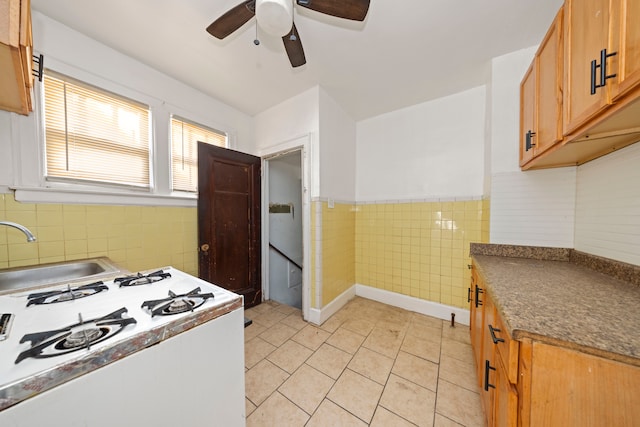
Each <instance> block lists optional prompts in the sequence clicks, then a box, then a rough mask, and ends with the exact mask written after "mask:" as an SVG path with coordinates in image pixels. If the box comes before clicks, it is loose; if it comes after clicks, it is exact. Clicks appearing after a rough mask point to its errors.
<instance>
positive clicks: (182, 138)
mask: <svg viewBox="0 0 640 427" xmlns="http://www.w3.org/2000/svg"><path fill="white" fill-rule="evenodd" d="M198 141H202V142H206V143H207V144H212V145H217V146H218V147H226V146H227V136H226V134H224V133H222V132H220V131H217V130H214V129H210V128H207V127H204V126H201V125H197V124H194V123H190V122H188V121H186V120H184V119H181V118H179V117H175V116H174V117H172V118H171V172H172V185H173V190H174V191H189V192H194V193H195V192H197V191H198Z"/></svg>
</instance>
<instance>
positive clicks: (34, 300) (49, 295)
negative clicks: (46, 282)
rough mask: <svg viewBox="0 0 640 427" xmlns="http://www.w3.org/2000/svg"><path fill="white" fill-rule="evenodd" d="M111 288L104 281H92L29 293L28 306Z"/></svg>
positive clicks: (65, 299)
mask: <svg viewBox="0 0 640 427" xmlns="http://www.w3.org/2000/svg"><path fill="white" fill-rule="evenodd" d="M108 290H109V288H108V287H107V285H105V284H104V283H103V282H95V283H90V284H88V285H82V286H78V287H75V288H72V287H71V285H67V288H66V289H59V290H55V291H47V292H37V293H35V294H29V295H28V296H27V299H28V300H29V301H28V302H27V307H29V306H30V305H42V304H54V303H57V302H65V301H72V300H75V299H79V298H84V297H89V296H91V295H95V294H97V293H99V292H102V291H108Z"/></svg>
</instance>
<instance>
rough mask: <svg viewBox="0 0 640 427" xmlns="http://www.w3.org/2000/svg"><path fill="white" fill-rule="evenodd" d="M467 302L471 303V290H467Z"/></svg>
mask: <svg viewBox="0 0 640 427" xmlns="http://www.w3.org/2000/svg"><path fill="white" fill-rule="evenodd" d="M467 302H471V288H467Z"/></svg>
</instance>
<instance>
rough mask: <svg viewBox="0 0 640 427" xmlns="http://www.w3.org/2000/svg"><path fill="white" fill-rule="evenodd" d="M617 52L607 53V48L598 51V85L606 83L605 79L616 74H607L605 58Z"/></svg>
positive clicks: (601, 85)
mask: <svg viewBox="0 0 640 427" xmlns="http://www.w3.org/2000/svg"><path fill="white" fill-rule="evenodd" d="M617 54H618V52H611V53H607V49H602V50H601V51H600V85H598V87H603V86H604V85H605V84H606V83H607V80H609V79H612V78H614V77H615V76H617V74H611V75H609V76H608V75H607V58H610V57H612V56H616V55H617Z"/></svg>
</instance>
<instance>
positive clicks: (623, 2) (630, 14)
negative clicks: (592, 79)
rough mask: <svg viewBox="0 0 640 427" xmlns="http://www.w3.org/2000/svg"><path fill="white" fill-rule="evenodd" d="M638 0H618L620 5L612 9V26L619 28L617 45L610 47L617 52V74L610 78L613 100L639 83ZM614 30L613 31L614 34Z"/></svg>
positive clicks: (639, 4)
mask: <svg viewBox="0 0 640 427" xmlns="http://www.w3.org/2000/svg"><path fill="white" fill-rule="evenodd" d="M639 19H640V1H639V0H620V6H619V7H618V8H614V9H613V16H612V20H613V27H614V28H619V32H618V33H619V35H620V37H619V38H618V39H614V40H613V42H614V43H615V42H617V45H615V46H613V47H612V48H613V49H615V51H618V52H619V55H620V58H619V62H618V64H617V67H616V70H617V71H616V72H617V74H618V76H617V78H616V79H613V80H612V86H611V92H612V96H611V97H612V99H613V101H614V102H615V101H616V100H617V99H618V98H620V97H621V96H623V95H625V94H626V93H627V92H629V91H630V90H631V89H633V88H635V87H638V85H639V84H640V25H639V24H638V20H639ZM615 33H616V32H614V34H615Z"/></svg>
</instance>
